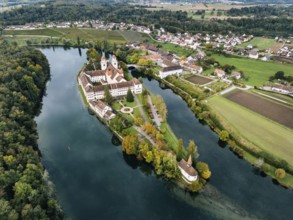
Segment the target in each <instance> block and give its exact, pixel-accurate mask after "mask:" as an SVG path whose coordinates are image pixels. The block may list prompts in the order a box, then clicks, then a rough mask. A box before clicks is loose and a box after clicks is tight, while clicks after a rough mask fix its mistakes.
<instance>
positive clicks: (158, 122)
mask: <svg viewBox="0 0 293 220" xmlns="http://www.w3.org/2000/svg"><path fill="white" fill-rule="evenodd" d="M148 102H149V104H150V106H151V110H152V113H153V116H154V120H155V123H156V125H157V126H158V127H160V126H161V118H160V117H159V115H158V113H157V110H156V109H155V107H154V105H153V103H152V99H151V97H150V96H148Z"/></svg>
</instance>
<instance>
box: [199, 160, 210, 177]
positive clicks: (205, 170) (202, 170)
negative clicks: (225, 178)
mask: <svg viewBox="0 0 293 220" xmlns="http://www.w3.org/2000/svg"><path fill="white" fill-rule="evenodd" d="M196 170H197V171H198V172H199V174H200V175H201V177H202V178H204V179H208V178H210V176H211V174H212V173H211V171H210V168H209V166H208V165H207V164H206V163H204V162H198V163H196Z"/></svg>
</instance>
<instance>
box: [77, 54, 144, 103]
mask: <svg viewBox="0 0 293 220" xmlns="http://www.w3.org/2000/svg"><path fill="white" fill-rule="evenodd" d="M78 82H79V84H80V85H81V88H82V90H83V92H84V95H85V97H86V99H87V100H88V101H91V100H95V99H96V100H99V99H103V98H104V91H105V88H106V87H108V88H109V92H110V93H111V95H112V96H113V97H119V96H125V95H126V94H127V91H128V89H130V90H131V92H132V93H133V94H139V93H142V84H141V82H140V81H139V80H137V79H136V78H134V79H133V80H131V81H126V80H125V79H124V75H123V70H122V69H121V68H119V66H118V62H117V59H116V57H115V56H112V57H110V59H109V60H107V59H106V58H105V56H103V57H102V58H101V70H94V71H83V72H82V73H81V74H80V76H79V77H78Z"/></svg>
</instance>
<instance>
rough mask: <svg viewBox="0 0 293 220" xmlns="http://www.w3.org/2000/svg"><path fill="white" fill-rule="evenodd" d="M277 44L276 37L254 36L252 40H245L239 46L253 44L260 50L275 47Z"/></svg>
mask: <svg viewBox="0 0 293 220" xmlns="http://www.w3.org/2000/svg"><path fill="white" fill-rule="evenodd" d="M276 44H278V42H276V41H275V39H272V38H265V37H254V38H253V39H252V40H251V41H248V42H245V43H243V44H241V45H239V46H238V47H239V48H244V47H246V46H248V45H252V46H254V47H257V48H258V49H259V50H265V49H268V48H272V47H274V46H275V45H276Z"/></svg>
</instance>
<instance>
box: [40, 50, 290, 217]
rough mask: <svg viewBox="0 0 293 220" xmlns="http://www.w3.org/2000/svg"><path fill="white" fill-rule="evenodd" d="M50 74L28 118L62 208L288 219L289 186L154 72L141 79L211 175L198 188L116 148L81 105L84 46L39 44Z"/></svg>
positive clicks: (79, 213) (87, 213)
mask: <svg viewBox="0 0 293 220" xmlns="http://www.w3.org/2000/svg"><path fill="white" fill-rule="evenodd" d="M41 51H42V52H43V53H44V54H45V55H46V56H47V59H48V60H49V63H50V67H51V80H50V81H49V83H48V85H47V95H46V96H45V97H44V99H43V106H42V111H41V114H40V115H39V116H38V117H37V118H36V122H37V125H38V133H39V140H38V144H39V148H40V150H41V152H42V162H43V164H44V165H45V167H46V169H47V170H48V171H49V175H50V179H51V181H52V182H53V183H54V185H55V188H56V193H57V197H58V199H59V200H60V203H61V205H62V207H63V209H64V212H65V214H66V216H69V217H71V218H72V219H73V220H79V219H86V220H92V219H93V220H94V219H107V220H111V219H141V220H144V219H155V220H156V219H184V218H188V219H291V218H292V216H293V209H292V207H291V206H292V202H293V191H290V190H287V189H284V188H283V187H281V186H278V185H276V184H275V183H274V182H273V181H272V179H271V178H269V177H264V176H262V175H260V173H259V172H258V171H257V170H256V169H254V168H253V167H252V166H250V165H249V164H248V163H247V162H245V161H244V160H241V159H239V158H238V157H237V156H235V155H234V154H233V152H231V151H230V150H229V149H228V147H225V146H221V145H219V144H218V137H217V136H216V135H215V134H214V133H213V132H212V131H211V130H210V129H209V127H207V126H206V125H202V124H201V123H200V122H199V121H198V120H197V119H196V118H195V117H194V115H193V114H192V112H191V111H190V110H189V109H188V107H187V105H186V104H185V102H184V101H183V100H182V99H181V98H180V97H179V96H177V95H176V94H174V93H173V92H172V91H171V90H169V89H161V88H160V87H159V83H158V82H157V81H155V80H148V79H146V78H145V79H144V85H145V86H146V87H147V88H148V89H149V90H150V91H152V92H153V93H154V94H160V95H161V96H162V97H163V98H164V100H165V102H166V105H167V108H168V122H169V124H170V126H171V128H172V129H173V131H174V133H175V134H176V135H177V136H178V137H179V138H182V139H183V140H184V142H185V144H187V143H188V141H189V140H190V139H194V140H195V141H196V144H197V145H198V148H199V153H200V158H199V159H200V160H202V161H204V162H207V163H208V164H209V166H210V168H211V170H212V178H211V180H210V182H209V184H208V187H207V190H206V191H205V192H204V193H200V194H199V195H198V194H190V193H187V192H185V191H183V190H181V189H179V188H178V187H175V186H174V185H173V184H172V183H170V182H168V181H166V180H163V179H162V178H158V177H157V176H155V175H154V173H153V172H152V171H151V170H150V168H149V167H148V166H147V165H145V164H143V163H142V164H141V163H138V162H137V161H136V160H135V159H133V158H131V157H127V156H125V155H123V153H122V151H121V147H120V146H115V145H113V144H112V134H111V132H110V131H109V129H107V127H105V125H103V124H101V123H100V122H99V121H98V120H97V119H96V118H95V117H94V116H92V115H90V114H89V113H88V110H87V109H86V108H85V107H84V106H83V103H82V99H81V96H80V94H79V90H78V86H77V81H76V75H77V72H78V71H79V70H80V68H81V66H82V65H83V64H84V63H85V62H86V56H85V52H86V51H85V50H81V51H78V49H67V50H64V49H63V48H47V49H41Z"/></svg>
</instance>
